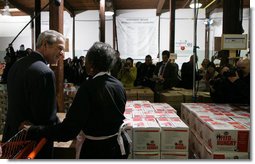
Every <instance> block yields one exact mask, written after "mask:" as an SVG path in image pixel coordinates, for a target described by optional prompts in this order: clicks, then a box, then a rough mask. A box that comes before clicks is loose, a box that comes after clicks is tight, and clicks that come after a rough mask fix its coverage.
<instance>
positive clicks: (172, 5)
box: [169, 0, 176, 53]
mask: <svg viewBox="0 0 255 164" xmlns="http://www.w3.org/2000/svg"><path fill="white" fill-rule="evenodd" d="M175 3H176V2H175V0H170V2H169V5H170V6H169V9H170V47H169V49H170V53H174V48H175Z"/></svg>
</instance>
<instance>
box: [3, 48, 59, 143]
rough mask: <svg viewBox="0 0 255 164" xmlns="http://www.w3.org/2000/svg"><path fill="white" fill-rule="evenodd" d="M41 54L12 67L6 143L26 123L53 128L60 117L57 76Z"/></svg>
mask: <svg viewBox="0 0 255 164" xmlns="http://www.w3.org/2000/svg"><path fill="white" fill-rule="evenodd" d="M46 64H47V63H46V61H45V60H44V58H43V56H41V55H40V54H39V53H37V52H33V53H32V54H31V55H29V56H27V57H24V58H22V59H20V60H18V61H17V62H16V63H14V65H13V66H12V67H11V69H10V71H9V74H8V79H7V90H8V111H7V118H6V124H5V127H4V133H3V142H5V141H7V140H8V139H10V138H11V137H12V136H14V135H15V134H16V133H17V132H18V131H19V129H18V128H19V126H20V124H21V122H23V121H29V122H31V123H32V124H34V125H53V124H55V123H56V122H57V121H58V117H57V115H56V112H57V109H56V91H55V75H54V72H53V71H52V70H51V69H50V68H49V67H48V66H47V65H46Z"/></svg>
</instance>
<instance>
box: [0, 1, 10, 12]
mask: <svg viewBox="0 0 255 164" xmlns="http://www.w3.org/2000/svg"><path fill="white" fill-rule="evenodd" d="M2 15H3V16H11V13H10V7H9V5H8V1H7V0H6V1H5V6H4V9H3V10H2Z"/></svg>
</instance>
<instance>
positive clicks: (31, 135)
mask: <svg viewBox="0 0 255 164" xmlns="http://www.w3.org/2000/svg"><path fill="white" fill-rule="evenodd" d="M64 43H65V38H64V36H63V35H62V34H60V33H58V32H56V31H54V30H47V31H44V32H43V33H41V34H40V35H39V37H38V40H37V44H36V50H35V51H30V52H26V53H24V54H25V55H24V56H23V57H21V58H20V60H17V56H16V60H15V61H12V62H13V63H12V65H11V67H10V68H9V73H8V76H7V89H8V111H7V119H6V123H5V127H4V133H3V142H6V141H8V140H9V139H10V138H11V137H12V136H14V135H15V134H16V133H17V132H18V131H19V130H20V129H22V128H26V129H27V130H28V135H27V139H32V140H37V141H38V140H39V139H40V138H42V137H45V138H46V139H47V144H46V145H45V146H44V147H43V149H42V150H41V151H40V153H39V154H38V156H37V158H46V159H50V158H52V153H53V151H52V150H53V141H68V140H71V139H74V138H75V137H76V136H77V135H78V134H80V133H81V132H82V133H83V134H84V136H85V140H84V142H83V143H82V147H81V150H80V154H79V158H83V159H106V158H108V159H125V158H128V155H129V151H130V144H131V140H130V138H129V136H128V134H127V133H126V131H125V126H126V124H125V123H124V119H125V116H124V111H125V104H126V101H127V95H126V92H125V88H132V87H135V86H144V87H149V88H151V89H152V90H153V91H154V92H155V93H160V92H162V91H165V90H170V89H171V88H173V87H182V88H186V89H191V88H192V87H194V86H193V81H203V82H204V84H205V85H204V89H205V90H206V89H208V91H210V94H211V98H212V100H213V101H214V102H216V103H232V104H233V103H234V104H236V103H239V104H250V60H249V59H248V58H240V59H239V60H238V61H236V62H234V65H230V64H221V65H220V67H217V66H216V65H215V63H214V62H213V61H210V60H209V59H204V60H203V62H202V66H201V68H200V69H199V70H198V69H196V68H195V67H196V66H197V60H198V58H197V56H193V55H191V56H190V60H189V61H188V62H185V63H183V65H182V67H181V70H180V71H179V68H178V65H177V64H176V63H175V61H174V60H173V59H170V58H169V56H170V52H169V51H168V50H165V51H163V52H162V61H161V62H157V63H156V65H154V64H153V62H152V57H151V56H150V55H147V56H145V62H144V63H142V62H139V63H136V64H134V60H133V59H132V58H130V57H129V58H127V59H125V60H122V59H121V58H120V53H119V52H118V51H115V50H114V49H113V48H112V47H111V46H110V45H108V44H106V43H102V42H96V43H94V44H93V45H92V47H91V48H90V49H89V51H88V53H87V55H86V57H80V58H79V59H77V58H74V59H73V60H71V59H66V60H65V62H64V74H65V75H64V77H65V80H66V81H67V82H73V83H75V84H77V85H79V86H80V87H79V89H78V91H77V94H76V96H75V98H74V100H73V102H72V104H71V106H70V108H69V110H68V111H67V113H66V117H65V119H64V120H63V122H61V123H60V122H59V119H58V117H57V115H56V113H57V106H56V87H55V82H56V81H55V74H54V72H53V71H52V70H51V69H50V68H49V67H48V65H47V64H56V63H57V62H58V60H59V59H60V58H63V57H64V49H65V44H64ZM9 48H10V49H9V50H8V51H7V52H10V53H11V55H14V54H15V53H14V51H13V49H12V48H11V47H9ZM21 50H24V48H23V47H22V49H21ZM8 56H10V54H9V55H8ZM194 68H195V69H194ZM194 70H195V72H194ZM179 72H180V73H181V75H180V76H179ZM194 75H195V76H194ZM193 78H195V79H193ZM71 80H74V81H71ZM98 113H100V114H98Z"/></svg>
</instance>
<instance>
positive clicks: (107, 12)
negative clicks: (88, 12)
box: [104, 0, 114, 16]
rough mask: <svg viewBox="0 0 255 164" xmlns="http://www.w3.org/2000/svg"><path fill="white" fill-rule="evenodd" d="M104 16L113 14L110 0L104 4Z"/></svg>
mask: <svg viewBox="0 0 255 164" xmlns="http://www.w3.org/2000/svg"><path fill="white" fill-rule="evenodd" d="M104 14H105V16H112V15H113V14H114V11H113V5H112V1H111V0H107V1H106V2H105V13H104Z"/></svg>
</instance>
